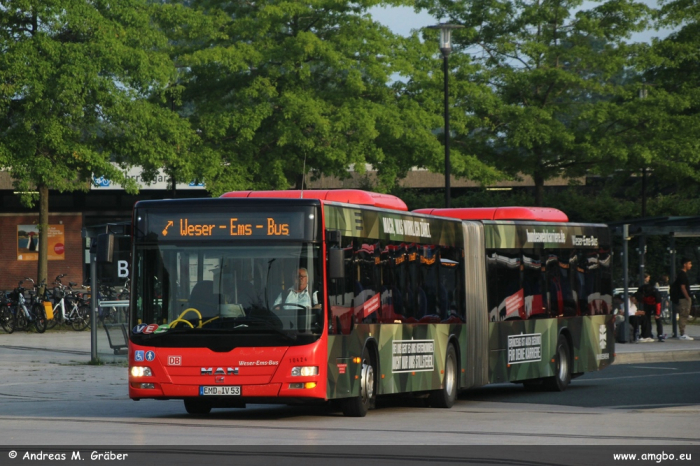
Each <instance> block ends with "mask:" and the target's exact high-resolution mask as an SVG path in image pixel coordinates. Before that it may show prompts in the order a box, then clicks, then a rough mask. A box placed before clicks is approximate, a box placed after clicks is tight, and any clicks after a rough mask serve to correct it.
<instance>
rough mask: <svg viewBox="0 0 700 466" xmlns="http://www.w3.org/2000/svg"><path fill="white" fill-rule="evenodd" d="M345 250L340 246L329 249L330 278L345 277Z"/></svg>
mask: <svg viewBox="0 0 700 466" xmlns="http://www.w3.org/2000/svg"><path fill="white" fill-rule="evenodd" d="M344 262H345V251H343V250H342V249H340V248H331V249H329V250H328V278H330V279H331V280H333V279H336V280H339V279H343V278H345V264H344Z"/></svg>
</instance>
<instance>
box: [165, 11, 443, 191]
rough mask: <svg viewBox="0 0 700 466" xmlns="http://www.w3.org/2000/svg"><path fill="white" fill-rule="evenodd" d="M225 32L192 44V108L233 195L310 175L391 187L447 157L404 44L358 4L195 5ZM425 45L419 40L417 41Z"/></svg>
mask: <svg viewBox="0 0 700 466" xmlns="http://www.w3.org/2000/svg"><path fill="white" fill-rule="evenodd" d="M191 3H192V5H193V6H194V7H196V8H198V9H199V10H200V11H203V12H206V13H207V15H208V16H209V17H210V18H217V19H212V21H219V20H220V21H221V27H220V30H219V31H220V34H218V35H216V36H213V37H209V38H201V39H198V40H195V41H190V42H183V43H182V44H181V47H180V48H179V49H178V50H177V51H176V59H177V61H178V63H181V64H182V65H183V74H182V76H181V79H182V84H183V87H184V91H183V94H182V96H183V98H182V102H183V105H182V108H181V110H182V111H183V112H187V113H188V114H189V115H190V119H191V122H192V125H193V127H196V128H197V129H198V131H200V132H201V133H200V134H201V136H202V139H203V141H204V144H205V146H206V147H207V148H208V150H210V151H211V152H213V153H216V154H218V156H219V157H220V160H221V166H222V167H223V169H222V171H221V172H220V173H215V174H214V175H213V176H211V175H209V176H208V177H207V187H208V189H210V190H212V191H213V192H214V193H215V194H218V193H221V192H223V191H226V190H231V189H287V188H289V187H290V186H295V187H297V188H300V187H301V186H302V184H303V179H304V175H305V173H307V172H308V171H310V170H311V171H313V173H315V174H316V175H319V174H325V175H335V176H338V177H341V178H344V177H346V176H348V171H347V170H348V167H349V166H354V167H355V170H356V171H360V172H362V171H364V167H365V164H371V165H372V166H374V167H375V168H376V169H377V170H378V171H379V187H378V188H377V189H380V190H386V189H389V188H390V187H391V186H393V185H394V184H395V183H396V181H397V179H398V178H400V177H402V176H404V175H405V173H406V172H407V170H409V169H410V168H411V167H413V166H429V165H432V164H433V163H432V161H433V160H434V159H436V158H437V157H441V155H440V154H441V153H442V149H441V147H440V143H439V141H438V140H437V138H436V137H435V135H434V134H433V133H432V130H433V128H436V127H440V126H441V121H442V120H441V116H440V113H437V114H435V113H432V112H430V111H428V110H426V109H425V108H424V107H422V106H421V105H420V102H417V101H416V100H414V99H412V98H410V96H407V95H406V94H405V93H404V92H403V88H402V83H401V82H395V81H394V79H395V77H396V76H398V75H407V74H410V72H411V69H412V64H411V63H410V61H409V59H408V58H407V55H406V50H407V47H406V42H405V40H404V39H403V38H401V37H398V36H396V35H394V34H392V33H391V32H390V31H389V30H388V29H387V28H386V27H383V26H381V25H380V24H378V23H376V22H374V21H372V19H371V18H370V17H369V15H368V14H367V9H368V8H370V7H372V6H375V5H378V4H383V3H385V4H389V3H392V4H399V3H409V2H406V1H403V0H402V1H399V0H396V1H393V2H388V1H387V2H380V1H378V0H360V1H356V2H338V1H335V0H312V1H308V2H297V1H284V0H263V1H258V2H225V1H220V0H210V1H205V0H199V1H196V0H195V1H192V2H191ZM416 42H417V39H416Z"/></svg>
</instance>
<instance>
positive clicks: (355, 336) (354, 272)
mask: <svg viewBox="0 0 700 466" xmlns="http://www.w3.org/2000/svg"><path fill="white" fill-rule="evenodd" d="M474 223H476V222H474V221H471V222H470V221H465V222H462V221H461V220H458V219H451V218H438V217H431V216H427V215H416V214H411V213H407V212H396V211H387V210H382V209H376V208H372V207H360V206H349V205H342V204H334V203H325V204H324V228H325V229H326V230H336V231H339V232H340V236H341V237H342V238H341V240H340V242H339V243H338V244H334V245H329V247H336V248H340V249H342V250H343V260H344V262H343V267H344V276H343V278H338V279H332V280H328V283H327V292H328V306H327V313H328V314H327V315H328V372H327V379H328V383H327V396H328V398H329V399H335V398H346V397H354V396H358V395H359V394H360V384H361V369H362V367H361V366H362V364H361V362H358V361H360V359H361V356H362V353H363V349H364V348H368V349H369V350H370V351H371V352H373V354H374V356H373V357H372V359H373V361H374V362H375V363H376V368H375V369H376V371H375V372H376V382H377V384H376V394H377V395H385V394H393V393H403V392H425V391H430V390H437V389H440V388H441V387H442V384H443V383H444V380H443V378H444V375H443V374H444V368H445V367H444V366H445V355H446V352H447V348H448V345H449V344H453V345H454V346H455V350H456V354H457V357H458V364H459V366H458V373H459V377H458V382H459V386H460V388H466V387H472V386H480V385H483V384H485V383H498V382H519V381H525V380H532V379H543V378H549V377H553V376H554V375H555V371H556V367H557V364H556V362H555V361H554V360H555V358H556V353H557V344H558V341H559V338H560V336H561V337H562V338H565V339H566V342H567V346H568V348H569V351H568V353H569V356H570V361H569V363H570V364H569V365H568V367H569V368H570V371H571V374H572V375H574V376H575V375H578V374H582V373H584V372H589V371H596V370H600V369H602V368H604V367H607V366H608V365H610V364H612V362H613V359H614V338H613V331H614V327H613V316H612V315H610V310H611V308H612V306H611V304H612V303H611V300H612V299H611V298H612V296H611V290H612V287H611V272H610V271H611V254H610V235H609V231H608V229H607V227H606V226H605V225H589V224H574V223H572V224H568V223H550V222H534V221H480V223H479V224H480V225H483V228H468V227H467V226H465V227H464V228H463V225H471V224H474ZM471 226H472V227H473V225H471ZM474 248H477V249H479V250H480V251H481V253H480V254H479V255H475V254H474V251H472V249H474ZM465 257H466V259H465ZM472 257H474V258H476V257H480V259H479V260H478V261H476V262H475V261H474V260H473V259H471V258H472ZM475 276H482V277H483V278H484V279H483V280H475V279H474V277H475ZM477 284H481V285H477ZM475 286H480V288H483V287H484V286H485V290H482V291H484V293H483V294H484V299H481V300H472V299H467V296H473V295H475V294H476V291H475V290H474V289H473V288H474V287H475ZM470 288H471V289H470ZM467 303H469V305H467ZM475 315H478V316H480V317H479V318H478V319H475V318H474V316H475ZM478 322H483V325H481V324H478ZM477 324H478V325H477ZM468 342H471V343H472V347H473V349H472V350H471V351H472V354H468V353H467V348H468V347H469V346H468V345H467V343H468ZM477 354H479V355H483V356H480V357H477ZM487 372H488V375H487ZM468 374H483V375H481V376H480V377H472V378H471V379H470V378H469V376H468Z"/></svg>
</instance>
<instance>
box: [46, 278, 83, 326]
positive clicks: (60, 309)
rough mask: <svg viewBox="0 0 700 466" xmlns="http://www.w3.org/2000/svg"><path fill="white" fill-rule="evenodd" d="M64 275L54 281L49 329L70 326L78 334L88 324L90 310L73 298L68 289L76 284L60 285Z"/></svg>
mask: <svg viewBox="0 0 700 466" xmlns="http://www.w3.org/2000/svg"><path fill="white" fill-rule="evenodd" d="M65 276H66V274H62V275H58V276H57V277H56V280H54V285H55V287H54V289H53V298H54V307H53V319H51V320H50V321H49V322H48V326H49V328H53V327H55V326H56V325H57V324H66V325H67V324H70V325H71V327H72V328H73V330H75V331H76V332H80V331H82V330H85V329H86V328H87V326H88V324H89V323H90V308H89V307H88V306H87V305H86V304H85V303H83V301H82V300H81V299H80V298H78V297H77V296H74V294H73V290H72V289H71V288H70V287H73V286H76V285H77V283H73V282H68V285H69V287H66V286H65V285H64V284H63V283H61V278H63V277H65Z"/></svg>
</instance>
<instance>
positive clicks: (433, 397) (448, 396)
mask: <svg viewBox="0 0 700 466" xmlns="http://www.w3.org/2000/svg"><path fill="white" fill-rule="evenodd" d="M456 398H457V352H456V351H455V347H454V345H452V344H450V345H449V346H448V347H447V354H446V355H445V378H444V380H443V384H442V388H440V389H439V390H434V391H432V392H430V405H431V406H433V407H434V408H451V407H452V405H454V404H455V399H456Z"/></svg>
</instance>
